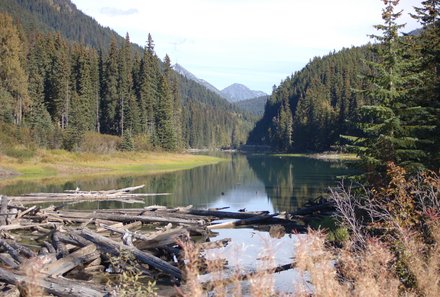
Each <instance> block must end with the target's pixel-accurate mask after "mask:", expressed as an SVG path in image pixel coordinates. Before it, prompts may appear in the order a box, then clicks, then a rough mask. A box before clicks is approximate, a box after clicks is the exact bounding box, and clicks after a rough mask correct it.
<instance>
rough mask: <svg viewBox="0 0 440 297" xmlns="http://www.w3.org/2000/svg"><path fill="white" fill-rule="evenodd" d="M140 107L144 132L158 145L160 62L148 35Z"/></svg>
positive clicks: (141, 75)
mask: <svg viewBox="0 0 440 297" xmlns="http://www.w3.org/2000/svg"><path fill="white" fill-rule="evenodd" d="M138 80H139V83H140V86H139V98H138V101H139V106H140V114H141V124H142V131H143V132H144V133H146V134H147V135H148V136H149V137H150V138H151V139H152V140H153V143H154V144H156V143H155V142H156V137H155V136H156V127H155V108H156V106H157V98H158V86H159V85H160V84H159V83H160V80H159V62H158V59H157V57H156V54H155V52H154V42H153V39H152V37H151V35H150V34H148V41H147V46H146V47H145V49H144V55H143V58H142V60H141V65H140V69H139V78H138Z"/></svg>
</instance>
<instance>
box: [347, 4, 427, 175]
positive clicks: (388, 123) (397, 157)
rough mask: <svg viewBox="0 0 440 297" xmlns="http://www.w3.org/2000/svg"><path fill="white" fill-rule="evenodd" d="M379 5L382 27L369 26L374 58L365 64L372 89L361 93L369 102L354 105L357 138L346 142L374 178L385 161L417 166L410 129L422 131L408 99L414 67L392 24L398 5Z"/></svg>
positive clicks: (414, 79)
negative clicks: (369, 67) (372, 28)
mask: <svg viewBox="0 0 440 297" xmlns="http://www.w3.org/2000/svg"><path fill="white" fill-rule="evenodd" d="M384 3H385V8H384V9H383V11H382V19H383V20H384V24H381V25H376V26H375V28H376V29H377V30H379V31H381V32H382V35H373V36H372V38H374V39H375V40H377V41H378V44H376V45H375V46H374V47H373V50H374V53H375V54H376V56H377V58H378V60H377V61H374V62H373V61H371V62H369V63H370V64H371V65H372V67H373V69H374V70H375V73H376V74H375V75H374V76H372V77H371V78H370V79H371V85H372V88H371V89H369V90H367V94H368V96H369V97H370V100H371V103H372V104H370V105H365V106H362V107H360V109H359V113H358V127H359V129H360V131H361V136H360V137H355V138H351V139H352V140H354V143H355V146H354V148H355V151H356V152H357V153H358V154H359V155H360V156H361V158H362V160H363V161H364V163H365V165H366V167H367V168H368V169H369V170H368V171H369V172H370V173H373V174H374V175H375V172H384V170H385V166H386V162H388V161H393V162H395V163H397V164H399V165H403V166H406V167H409V168H419V167H420V166H421V162H422V160H423V157H424V156H425V153H424V152H423V150H421V149H420V148H419V147H418V143H419V141H420V139H419V138H418V137H417V132H416V131H417V130H424V129H428V126H426V124H425V123H424V122H423V121H421V116H422V115H423V112H424V110H423V108H421V107H420V106H417V105H415V104H414V98H412V96H411V95H412V89H413V88H414V86H415V85H416V84H417V81H418V79H419V77H418V75H417V74H416V73H414V72H412V69H413V68H414V67H416V66H417V65H416V63H415V61H414V59H411V57H409V56H408V52H409V44H408V43H407V42H406V40H405V39H403V38H401V37H399V35H398V31H399V29H401V28H403V26H404V25H400V24H398V23H397V20H398V18H399V17H400V15H401V12H395V8H396V6H397V5H398V4H399V1H398V0H393V1H384Z"/></svg>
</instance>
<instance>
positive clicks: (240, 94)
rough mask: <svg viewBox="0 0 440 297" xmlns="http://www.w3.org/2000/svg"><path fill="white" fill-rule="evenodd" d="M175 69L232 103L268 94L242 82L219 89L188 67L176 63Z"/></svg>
mask: <svg viewBox="0 0 440 297" xmlns="http://www.w3.org/2000/svg"><path fill="white" fill-rule="evenodd" d="M173 69H174V71H176V72H177V73H179V74H181V75H183V76H184V77H186V78H187V79H190V80H192V81H195V82H197V83H198V84H200V85H202V86H204V87H205V88H207V89H208V90H210V91H212V92H214V93H216V94H217V95H219V96H221V97H223V98H225V99H226V100H228V101H229V102H231V103H235V102H239V101H242V100H248V99H253V98H257V97H262V96H267V94H266V93H264V92H261V91H252V90H250V89H249V88H248V87H246V86H245V85H242V84H232V85H230V86H229V87H227V88H225V89H223V90H222V91H219V90H218V89H217V88H216V87H214V86H213V85H211V84H210V83H209V82H207V81H206V80H204V79H200V78H198V77H197V76H195V75H194V74H192V73H191V72H189V71H188V70H187V69H185V68H184V67H183V66H182V65H180V64H178V63H176V64H175V65H174V66H173Z"/></svg>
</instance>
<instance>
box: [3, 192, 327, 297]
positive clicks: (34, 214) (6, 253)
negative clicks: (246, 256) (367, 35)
mask: <svg viewBox="0 0 440 297" xmlns="http://www.w3.org/2000/svg"><path fill="white" fill-rule="evenodd" d="M141 188H143V185H141V186H136V187H129V188H123V189H115V190H108V191H81V190H80V189H76V190H69V191H66V192H65V193H34V194H29V195H22V196H18V197H8V198H6V197H4V196H2V198H1V202H0V263H2V264H3V266H2V267H8V269H4V268H0V282H3V283H6V284H11V285H15V286H17V287H18V288H19V289H20V290H22V288H25V287H26V286H38V287H41V288H42V289H44V290H45V292H46V293H48V294H52V295H55V296H81V297H88V296H91V297H95V296H110V295H108V293H107V292H106V291H105V290H104V289H103V287H101V286H99V285H94V284H93V283H84V282H82V281H80V280H78V278H80V277H81V274H82V275H84V274H86V275H88V273H107V272H106V270H107V269H109V267H110V265H111V264H110V263H111V261H109V259H112V257H121V255H123V254H124V253H128V255H130V257H131V256H132V257H133V258H134V259H135V263H136V264H135V265H139V268H140V271H141V272H142V273H143V275H146V276H149V277H152V278H157V277H158V276H159V275H160V277H162V278H163V277H164V275H167V276H168V277H169V278H170V280H171V281H175V280H177V281H180V280H182V279H184V274H183V273H182V270H181V269H183V267H182V265H185V264H184V262H183V261H181V259H180V255H181V251H182V249H181V247H180V246H179V245H177V242H179V240H180V241H186V240H191V238H190V236H198V238H199V239H198V240H199V241H201V242H200V248H201V250H207V249H215V248H222V247H224V246H226V245H227V244H228V243H229V241H230V239H223V240H218V241H213V242H204V241H207V240H209V237H208V235H209V234H212V233H213V232H212V231H211V230H214V229H218V228H234V227H237V226H244V225H246V226H247V225H252V226H253V227H254V228H255V227H264V226H266V227H268V226H269V224H278V225H280V228H284V229H285V230H288V231H290V230H292V229H296V230H300V228H301V226H298V225H297V223H296V222H294V221H292V220H290V218H291V217H292V216H297V215H298V216H299V215H307V214H314V213H315V212H317V211H321V210H322V211H323V210H326V209H329V207H331V205H327V203H326V202H324V203H319V205H316V204H314V205H309V206H307V207H306V208H305V209H304V210H298V211H297V212H295V213H292V214H286V216H285V217H284V218H283V217H280V216H278V215H277V214H269V212H268V211H255V212H246V211H244V212H231V211H224V210H225V209H227V208H228V207H221V208H211V209H195V208H193V207H192V206H187V207H178V208H172V209H170V208H166V207H164V206H157V205H153V206H148V207H145V208H130V209H104V210H93V211H91V210H81V211H80V210H61V209H62V208H63V206H65V205H67V204H70V203H74V202H78V201H88V200H90V201H99V200H112V201H115V200H120V201H124V202H126V201H136V202H139V201H143V198H144V197H146V196H149V195H168V193H160V194H134V193H131V192H132V191H135V190H138V189H141ZM140 199H141V200H140ZM13 202H16V203H15V204H13ZM17 202H20V203H23V204H29V203H39V202H61V203H63V204H61V205H59V206H50V207H46V208H43V207H39V206H31V207H25V206H22V205H17V204H18V203H17ZM298 216H297V217H298ZM218 219H233V221H229V222H224V223H218V224H212V223H211V222H212V221H215V220H218ZM144 227H145V228H144ZM89 228H91V229H89ZM92 229H93V230H92ZM19 230H26V232H27V230H31V232H29V233H31V234H32V240H33V243H32V246H31V248H32V249H30V248H29V245H26V244H23V243H20V240H21V238H22V236H23V235H21V234H20V235H18V236H17V235H16V234H15V233H12V232H16V231H19ZM135 230H136V231H135ZM10 232H11V233H10ZM214 233H215V232H214ZM14 238H17V240H15V239H14ZM122 252H124V253H122ZM37 254H38V256H37ZM32 259H37V260H38V261H40V262H41V263H43V264H41V265H42V268H41V269H40V270H39V271H40V274H39V275H36V276H32V277H31V276H28V275H25V274H23V272H22V271H25V269H23V267H24V266H26V265H28V264H27V263H29V262H32ZM202 261H203V259H202ZM178 265H180V266H178ZM291 267H292V265H290V266H289V265H283V266H280V267H276V268H274V269H271V270H268V271H267V272H268V273H273V272H277V271H282V270H285V269H290V268H291ZM252 276H253V275H252V273H248V274H245V275H241V276H239V279H240V280H245V279H248V278H249V277H252ZM223 281H226V282H227V280H222V282H223ZM213 284H215V282H207V283H206V284H205V285H206V287H207V288H209V286H212V285H213ZM106 294H107V295H106Z"/></svg>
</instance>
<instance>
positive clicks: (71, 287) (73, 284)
mask: <svg viewBox="0 0 440 297" xmlns="http://www.w3.org/2000/svg"><path fill="white" fill-rule="evenodd" d="M0 281H1V282H5V283H7V284H11V285H19V286H21V287H23V286H24V287H34V286H35V287H41V288H43V289H44V290H45V291H46V292H47V293H49V294H53V295H55V296H62V297H103V296H105V295H106V292H105V290H104V289H102V288H101V289H97V288H93V287H92V286H91V284H88V283H87V284H81V283H80V282H78V281H72V280H69V279H66V278H49V277H47V276H44V277H39V276H37V275H29V276H28V275H21V274H18V273H16V272H12V271H9V270H6V269H3V268H0Z"/></svg>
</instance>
